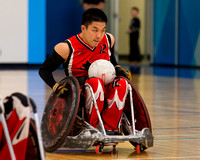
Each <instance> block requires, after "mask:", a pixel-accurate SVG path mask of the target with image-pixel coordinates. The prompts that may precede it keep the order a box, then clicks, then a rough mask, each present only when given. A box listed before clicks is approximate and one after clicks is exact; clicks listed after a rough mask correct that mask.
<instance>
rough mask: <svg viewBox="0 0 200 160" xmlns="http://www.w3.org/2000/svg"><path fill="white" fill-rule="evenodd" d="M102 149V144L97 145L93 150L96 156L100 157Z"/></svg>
mask: <svg viewBox="0 0 200 160" xmlns="http://www.w3.org/2000/svg"><path fill="white" fill-rule="evenodd" d="M103 147H104V146H103V144H99V145H97V146H96V149H95V151H96V154H98V155H100V154H101V153H103Z"/></svg>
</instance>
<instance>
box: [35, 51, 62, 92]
mask: <svg viewBox="0 0 200 160" xmlns="http://www.w3.org/2000/svg"><path fill="white" fill-rule="evenodd" d="M64 61H65V60H64V59H63V58H62V57H61V56H60V55H59V54H58V53H57V52H56V51H55V50H54V51H53V52H52V54H51V55H49V56H48V57H47V59H46V60H45V61H44V63H43V64H42V66H41V67H40V69H39V75H40V77H41V78H42V79H43V80H44V82H45V83H46V84H47V85H48V86H49V87H51V88H53V86H54V84H55V83H56V81H55V79H54V77H53V75H52V72H53V71H55V70H56V69H57V68H58V67H59V66H60V65H61V64H63V63H64Z"/></svg>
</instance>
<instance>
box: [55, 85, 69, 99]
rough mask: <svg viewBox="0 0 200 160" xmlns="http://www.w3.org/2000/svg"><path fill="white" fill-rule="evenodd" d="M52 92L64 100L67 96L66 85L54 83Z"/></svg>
mask: <svg viewBox="0 0 200 160" xmlns="http://www.w3.org/2000/svg"><path fill="white" fill-rule="evenodd" d="M53 91H54V92H55V93H56V96H57V97H60V98H64V97H66V96H67V94H68V89H67V88H66V83H64V84H58V83H56V84H55V85H54V86H53Z"/></svg>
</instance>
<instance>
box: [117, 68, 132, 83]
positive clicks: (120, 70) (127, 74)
mask: <svg viewBox="0 0 200 160" xmlns="http://www.w3.org/2000/svg"><path fill="white" fill-rule="evenodd" d="M115 70H116V75H117V76H123V77H126V78H127V79H129V80H130V81H131V79H132V76H131V72H130V71H127V70H125V69H124V68H122V67H121V66H120V65H117V66H115Z"/></svg>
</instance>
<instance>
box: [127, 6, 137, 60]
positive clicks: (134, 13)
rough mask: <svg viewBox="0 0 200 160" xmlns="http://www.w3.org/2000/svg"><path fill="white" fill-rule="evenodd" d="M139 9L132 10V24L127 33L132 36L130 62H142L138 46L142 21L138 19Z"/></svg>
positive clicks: (133, 8)
mask: <svg viewBox="0 0 200 160" xmlns="http://www.w3.org/2000/svg"><path fill="white" fill-rule="evenodd" d="M138 13H139V9H138V8H137V7H132V8H131V16H132V19H131V23H130V26H129V29H128V31H127V33H128V34H129V36H130V39H129V42H130V44H129V45H130V55H129V61H130V62H140V49H139V45H138V39H139V30H140V20H139V18H138Z"/></svg>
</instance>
